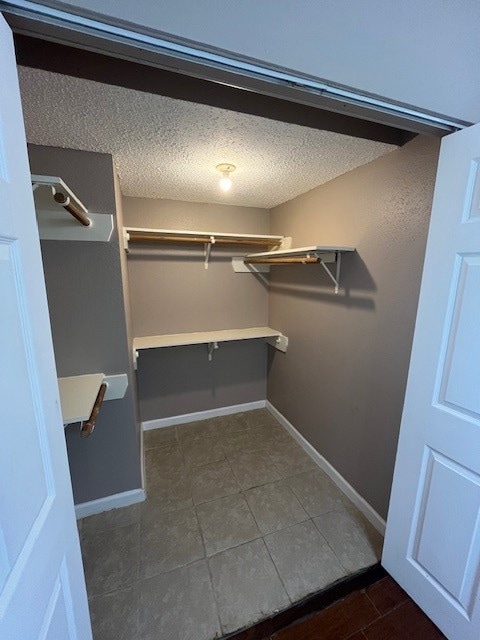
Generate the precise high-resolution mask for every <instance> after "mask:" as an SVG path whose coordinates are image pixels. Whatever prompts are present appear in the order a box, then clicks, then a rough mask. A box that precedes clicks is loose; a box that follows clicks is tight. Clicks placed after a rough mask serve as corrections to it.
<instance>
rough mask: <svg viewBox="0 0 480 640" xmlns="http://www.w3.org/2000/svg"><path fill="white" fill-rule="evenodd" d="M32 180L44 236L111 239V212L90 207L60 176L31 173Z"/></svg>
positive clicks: (40, 226)
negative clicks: (92, 210)
mask: <svg viewBox="0 0 480 640" xmlns="http://www.w3.org/2000/svg"><path fill="white" fill-rule="evenodd" d="M31 180H32V189H33V198H34V201H35V210H36V213H37V221H38V229H39V233H40V239H41V240H79V241H89V242H93V241H95V242H108V241H109V240H110V237H111V235H112V232H113V216H112V215H110V214H104V213H92V212H91V211H89V210H88V209H87V207H86V206H85V205H84V204H83V202H82V201H81V200H80V198H78V196H77V195H76V194H75V193H74V192H73V191H72V190H71V189H70V188H69V187H68V186H67V185H66V184H65V182H64V181H63V180H62V179H61V178H58V177H55V176H41V175H32V176H31Z"/></svg>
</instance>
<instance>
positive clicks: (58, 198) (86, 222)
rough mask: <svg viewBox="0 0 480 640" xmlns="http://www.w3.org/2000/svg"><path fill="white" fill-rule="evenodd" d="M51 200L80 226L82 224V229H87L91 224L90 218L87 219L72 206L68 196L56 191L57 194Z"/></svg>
mask: <svg viewBox="0 0 480 640" xmlns="http://www.w3.org/2000/svg"><path fill="white" fill-rule="evenodd" d="M53 199H54V200H55V202H56V203H57V204H59V205H61V206H62V207H63V208H64V209H65V211H67V212H68V213H69V214H70V215H71V216H73V217H74V218H75V220H78V222H80V224H83V226H84V227H89V226H90V225H91V224H92V221H91V220H90V218H87V216H86V215H85V214H84V213H83V212H82V211H80V209H79V208H78V207H76V206H75V205H74V204H72V202H71V200H70V198H69V197H68V196H66V195H64V194H63V193H61V192H60V191H57V193H55V194H54V195H53Z"/></svg>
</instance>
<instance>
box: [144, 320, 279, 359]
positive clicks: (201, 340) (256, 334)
mask: <svg viewBox="0 0 480 640" xmlns="http://www.w3.org/2000/svg"><path fill="white" fill-rule="evenodd" d="M259 338H263V339H265V340H266V341H267V342H268V343H269V344H271V345H272V346H274V347H276V348H277V349H279V350H280V351H286V350H287V346H288V338H287V337H286V336H284V335H283V334H282V333H281V332H280V331H276V330H275V329H271V328H270V327H249V328H247V329H223V330H220V331H196V332H194V333H171V334H164V335H158V336H145V337H142V338H134V339H133V352H134V362H135V364H136V360H137V358H138V351H140V350H141V349H158V348H162V347H180V346H186V345H193V344H207V345H209V349H208V355H209V360H211V359H212V357H211V356H212V353H213V350H214V349H216V348H217V344H218V343H219V342H233V341H235V340H256V339H259Z"/></svg>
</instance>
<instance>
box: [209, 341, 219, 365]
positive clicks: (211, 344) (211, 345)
mask: <svg viewBox="0 0 480 640" xmlns="http://www.w3.org/2000/svg"><path fill="white" fill-rule="evenodd" d="M216 349H218V342H209V343H208V345H207V350H208V361H209V362H211V361H212V360H213V352H214V351H215V350H216Z"/></svg>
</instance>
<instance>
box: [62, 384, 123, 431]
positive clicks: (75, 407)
mask: <svg viewBox="0 0 480 640" xmlns="http://www.w3.org/2000/svg"><path fill="white" fill-rule="evenodd" d="M103 384H106V386H107V388H106V391H105V396H104V397H103V400H117V399H119V398H123V397H124V395H125V392H126V390H127V387H128V378H127V374H126V373H121V374H119V375H113V376H106V375H105V374H104V373H91V374H86V375H82V376H69V377H67V378H58V388H59V391H60V403H61V405H62V417H63V424H64V425H67V424H72V423H73V422H84V421H85V420H89V418H90V416H91V415H92V411H93V408H94V405H95V401H96V399H97V396H98V393H99V391H100V388H101V386H102V385H103Z"/></svg>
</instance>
